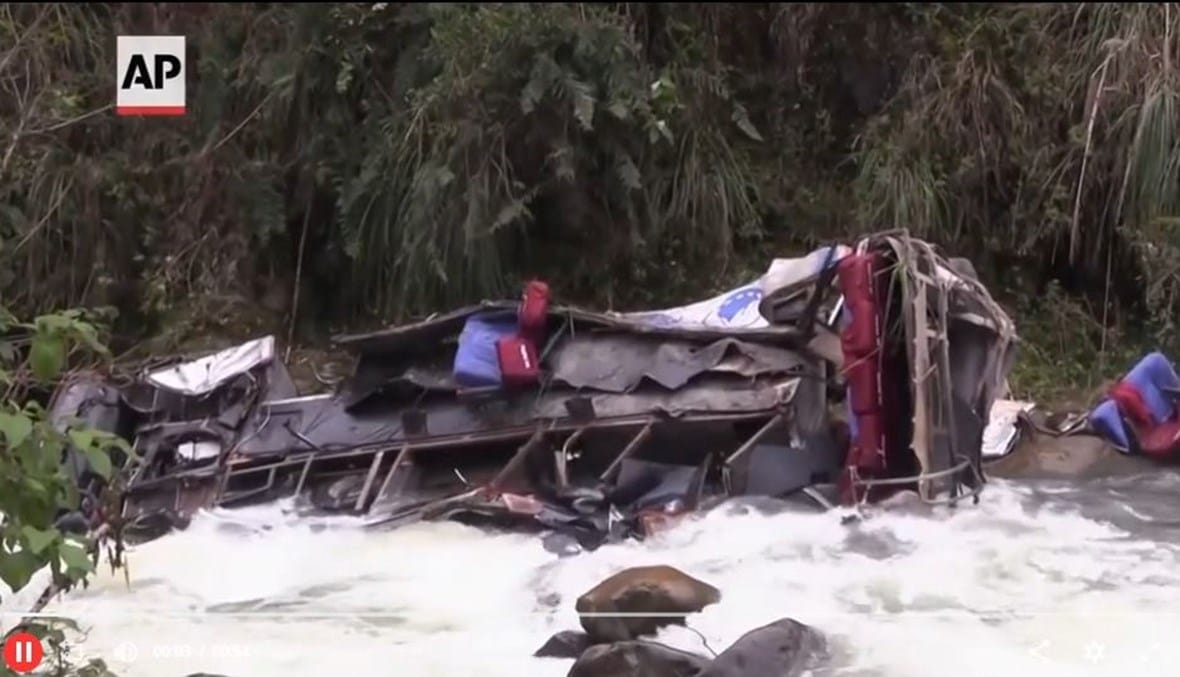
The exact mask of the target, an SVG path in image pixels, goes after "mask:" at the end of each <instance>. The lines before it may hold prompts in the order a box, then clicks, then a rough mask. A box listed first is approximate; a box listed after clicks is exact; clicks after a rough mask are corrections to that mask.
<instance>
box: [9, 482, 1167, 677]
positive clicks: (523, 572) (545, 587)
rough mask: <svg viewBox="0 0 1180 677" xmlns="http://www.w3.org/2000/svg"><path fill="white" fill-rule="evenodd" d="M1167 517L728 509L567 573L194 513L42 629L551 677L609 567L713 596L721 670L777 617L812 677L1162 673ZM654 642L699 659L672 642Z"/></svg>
mask: <svg viewBox="0 0 1180 677" xmlns="http://www.w3.org/2000/svg"><path fill="white" fill-rule="evenodd" d="M1152 482H1155V484H1152ZM1161 482H1162V483H1163V484H1160V483H1161ZM1169 498H1172V499H1173V501H1174V502H1175V503H1177V505H1178V507H1180V500H1176V499H1180V480H1177V479H1176V478H1175V477H1171V478H1164V479H1159V478H1149V479H1148V480H1145V481H1140V482H1138V483H1136V482H1130V483H1124V484H1121V485H1113V484H1103V485H1095V486H1090V487H1081V488H1071V487H1069V485H1061V484H1058V485H1048V486H1046V485H1022V484H1013V483H1003V482H995V483H992V484H990V485H989V487H988V488H987V490H986V491H985V492H984V494H983V497H982V501H981V503H980V504H979V505H977V506H963V507H960V508H959V509H957V510H953V511H952V510H946V509H941V510H934V511H931V510H929V509H906V508H904V507H903V508H901V509H896V510H893V511H891V512H889V513H888V514H883V515H874V516H872V517H871V519H868V520H866V521H864V522H862V523H860V524H859V525H842V524H841V523H840V516H839V515H837V514H825V515H815V514H792V513H781V514H777V515H768V514H764V513H761V512H759V511H757V510H753V509H751V508H749V507H748V506H747V507H742V506H735V505H730V506H723V507H722V508H719V509H717V510H715V511H713V512H710V513H708V514H704V515H699V516H696V517H694V518H693V519H691V520H690V521H687V522H686V523H684V524H682V525H681V526H679V527H677V528H676V529H674V530H672V531H670V532H667V533H665V534H662V535H661V536H659V537H657V538H654V539H650V540H648V541H647V542H645V543H627V544H623V545H614V546H606V547H603V548H601V549H599V550H598V551H595V552H592V553H586V554H581V555H577V556H574V557H566V558H558V557H557V556H556V555H554V554H552V553H549V552H546V551H545V550H544V549H543V548H542V546H541V541H540V539H539V538H538V537H536V536H527V535H492V534H489V533H486V532H483V531H480V530H477V529H474V528H470V527H465V526H461V525H457V524H450V523H440V524H422V525H416V526H411V527H407V528H403V529H400V530H396V531H386V532H367V531H363V530H361V529H359V528H358V527H357V524H356V522H353V521H351V520H349V519H331V520H322V519H321V520H316V521H314V522H312V521H308V520H306V519H304V520H300V519H296V518H295V517H294V516H293V515H291V514H290V513H289V511H286V510H285V509H284V506H282V505H273V506H266V507H261V508H251V509H244V510H237V511H218V512H215V513H210V514H205V515H202V516H200V517H198V518H197V519H196V520H194V522H193V524H192V526H191V527H190V528H189V529H188V530H187V531H185V532H182V533H178V534H174V535H170V536H168V537H165V538H163V539H160V540H157V541H155V542H152V543H148V544H146V545H143V546H140V547H138V548H136V549H135V550H134V551H132V552H131V553H130V582H131V585H130V588H128V587H127V585H126V583H125V582H124V580H123V574H122V573H121V572H120V573H117V574H114V575H112V574H110V573H109V571H103V572H101V573H100V575H98V576H97V577H96V579H95V580H94V581H93V583H92V584H91V586H90V588H89V589H87V590H80V591H77V592H75V593H72V594H71V595H69V596H68V597H67V598H66V599H64V600H59V601H57V602H55V603H53V604H51V605H50V607H49V608H47V609H46V611H47V612H49V613H54V614H59V615H64V616H70V617H73V618H75V619H77V620H79V621H80V622H81V623H82V624H83V626H84V627H86V628H88V630H89V633H88V635H87V637H86V638H85V641H84V642H83V643H82V644H81V645H80V646H79V647H77V648H76V649H75V652H79V651H81V652H93V653H94V654H97V655H101V656H102V657H104V658H105V659H106V661H107V662H108V664H109V665H110V666H111V667H112V669H113V670H114V671H116V672H117V673H118V674H120V675H122V676H124V677H139V676H143V677H149V676H150V677H168V676H170V675H177V676H179V675H185V674H188V673H191V672H199V671H203V672H210V673H221V674H225V675H232V676H235V677H238V676H249V677H269V676H271V675H274V676H276V677H277V676H280V675H283V676H286V675H309V676H310V675H326V674H396V675H406V676H413V677H418V676H421V677H430V676H434V675H438V676H444V675H445V676H447V677H451V676H454V675H463V676H464V677H480V676H484V675H486V676H488V677H502V676H503V675H525V676H531V675H536V676H538V677H540V676H546V677H556V676H559V675H565V674H566V672H567V671H568V669H569V666H570V665H571V662H570V661H564V660H556V659H536V658H532V657H531V654H532V652H533V651H534V650H535V649H536V648H537V647H538V646H540V645H541V644H542V643H543V642H544V641H545V640H546V638H547V637H548V636H549V635H551V634H552V633H554V632H556V631H558V630H563V629H573V628H577V627H578V619H577V616H576V614H575V612H574V610H573V604H574V600H575V598H576V597H577V596H578V595H579V594H580V593H582V592H584V591H585V590H586V589H588V588H590V587H591V586H593V585H594V584H596V583H597V582H598V581H600V580H601V579H602V578H604V577H606V576H608V575H610V574H611V573H613V572H615V571H617V570H619V569H620V568H623V567H627V566H635V565H643V564H671V565H673V566H676V567H679V568H681V569H682V570H684V571H686V572H688V573H690V574H692V575H694V576H697V577H699V578H701V579H703V580H705V581H708V582H710V583H712V584H714V585H716V586H717V587H719V588H720V589H721V590H722V593H723V599H722V601H721V602H720V603H719V604H717V605H714V606H712V607H709V608H707V609H706V610H705V611H704V612H703V613H701V614H698V615H696V616H693V617H690V621H689V624H690V626H691V627H692V628H695V629H696V630H698V631H699V632H700V633H701V634H703V636H704V637H705V638H706V639H707V640H708V643H709V645H710V646H712V647H713V649H715V650H717V651H720V650H721V649H723V648H724V647H726V646H728V645H729V644H730V643H731V642H732V641H733V640H735V639H736V638H737V637H739V636H740V635H741V634H742V633H744V632H746V631H747V630H750V629H752V628H754V627H756V626H758V625H761V624H763V623H767V622H770V621H772V620H775V619H777V618H781V617H783V616H791V617H793V618H796V619H798V620H800V621H803V622H805V623H808V624H811V625H813V626H815V627H817V628H819V629H820V630H822V631H823V632H824V633H825V634H826V635H827V636H828V637H829V639H830V640H831V641H832V643H833V644H834V645H835V653H836V655H835V657H834V658H833V661H832V663H831V665H830V667H828V668H825V669H824V670H823V671H822V674H831V675H861V676H867V675H880V676H889V677H893V676H897V677H921V676H925V675H930V676H931V677H934V676H937V677H945V676H946V675H947V674H954V675H956V677H969V676H972V675H980V676H987V677H995V676H996V675H1003V674H1036V675H1063V676H1065V675H1068V676H1070V677H1078V676H1085V675H1125V674H1135V675H1137V676H1142V675H1156V674H1158V675H1164V674H1167V675H1175V674H1176V673H1177V672H1178V671H1180V643H1177V642H1176V641H1175V638H1176V637H1177V636H1178V635H1180V548H1178V547H1177V546H1176V545H1175V544H1174V543H1173V541H1174V540H1180V539H1175V538H1174V537H1175V535H1176V533H1180V532H1176V531H1174V530H1175V529H1176V527H1174V526H1170V525H1168V524H1166V523H1165V522H1166V520H1164V519H1163V518H1160V517H1158V516H1156V517H1153V516H1152V510H1150V509H1149V508H1150V506H1151V505H1165V504H1168V505H1170V503H1168V499H1169ZM1145 502H1146V504H1147V507H1145V505H1144V503H1145ZM1132 504H1133V505H1132ZM1172 510H1173V511H1176V510H1177V509H1176V508H1172ZM1155 512H1156V514H1157V515H1158V512H1159V511H1158V510H1157V511H1155ZM1175 514H1177V515H1180V512H1175ZM1178 523H1180V522H1178ZM31 587H36V586H31ZM32 594H33V596H35V592H33V593H32ZM27 596H28V595H22V597H26V598H27ZM20 602H21V600H20V599H11V600H8V602H7V603H6V604H5V607H6V608H9V609H11V608H12V605H15V604H19V603H20ZM26 608H27V601H26ZM13 620H14V618H13V616H11V615H5V616H4V618H3V621H4V625H5V626H6V627H7V626H9V625H11V624H12V622H13ZM659 639H660V640H662V641H665V642H667V643H669V644H672V645H675V646H678V647H681V648H686V649H689V650H698V651H702V652H704V651H705V650H704V649H703V647H702V643H701V639H700V638H699V637H698V636H696V635H695V634H693V633H692V632H690V631H688V630H686V629H683V628H670V629H667V630H665V631H663V633H662V634H661V635H660V636H659Z"/></svg>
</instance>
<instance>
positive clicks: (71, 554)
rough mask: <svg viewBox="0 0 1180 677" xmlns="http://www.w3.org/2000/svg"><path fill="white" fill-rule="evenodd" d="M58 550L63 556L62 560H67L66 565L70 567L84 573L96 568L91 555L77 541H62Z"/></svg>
mask: <svg viewBox="0 0 1180 677" xmlns="http://www.w3.org/2000/svg"><path fill="white" fill-rule="evenodd" d="M57 552H58V554H59V555H60V556H61V561H63V562H65V563H66V567H67V568H69V569H74V570H75V571H80V572H83V573H86V572H90V571H92V570H93V569H94V564H93V563H92V562H91V561H90V556H89V555H87V554H86V550H84V549H83V548H82V546H80V545H78V544H77V543H69V542H67V543H62V545H61V547H60V548H59V549H58V551H57Z"/></svg>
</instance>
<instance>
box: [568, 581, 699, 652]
mask: <svg viewBox="0 0 1180 677" xmlns="http://www.w3.org/2000/svg"><path fill="white" fill-rule="evenodd" d="M720 600H721V591H720V590H718V589H717V588H714V587H713V586H711V585H709V584H708V583H705V582H703V581H699V580H697V579H695V578H693V577H692V576H689V575H688V574H686V573H684V572H683V571H680V570H679V569H675V568H673V567H670V566H650V567H634V568H631V569H624V570H623V571H620V572H619V573H617V574H615V575H614V576H611V577H610V578H608V579H606V580H604V581H603V582H601V583H599V584H598V585H596V586H594V587H593V588H591V589H590V591H589V592H587V593H585V594H584V595H582V596H581V597H579V598H578V601H577V603H576V604H575V608H576V609H577V611H578V613H579V614H593V615H582V616H581V621H582V627H583V628H584V629H585V630H586V632H587V633H589V635H590V636H591V637H592V638H594V640H595V641H598V642H618V641H623V640H628V639H635V638H637V637H641V636H643V635H650V634H652V633H654V632H655V631H656V630H658V629H659V628H662V627H664V626H666V625H674V624H675V625H684V616H675V615H672V616H669V615H667V614H689V613H696V612H698V611H700V610H701V609H703V608H705V607H706V606H708V605H710V604H716V603H717V602H719V601H720ZM611 613H620V614H625V615H623V616H611V615H610V614H611ZM644 613H650V614H656V615H653V616H643V615H634V614H644ZM598 614H605V615H598Z"/></svg>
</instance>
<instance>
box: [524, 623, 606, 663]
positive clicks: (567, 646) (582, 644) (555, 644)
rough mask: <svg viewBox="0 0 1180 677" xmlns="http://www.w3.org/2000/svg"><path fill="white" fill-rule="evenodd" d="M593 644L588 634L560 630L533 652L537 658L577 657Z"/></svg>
mask: <svg viewBox="0 0 1180 677" xmlns="http://www.w3.org/2000/svg"><path fill="white" fill-rule="evenodd" d="M592 644H594V640H592V639H590V635H587V634H586V633H584V632H578V631H577V630H562V631H561V632H559V633H557V634H555V635H553V636H552V637H550V638H549V641H547V642H545V644H544V645H543V646H542V647H541V648H540V649H537V651H536V652H535V653H534V654H533V655H534V656H536V657H537V658H577V657H578V656H581V655H582V654H583V653H585V651H586V649H589V648H590V646H591V645H592Z"/></svg>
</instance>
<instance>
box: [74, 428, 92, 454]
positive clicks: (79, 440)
mask: <svg viewBox="0 0 1180 677" xmlns="http://www.w3.org/2000/svg"><path fill="white" fill-rule="evenodd" d="M94 438H95V434H94V431H93V430H86V429H84V428H81V429H79V428H74V429H71V430H70V441H71V442H73V443H74V446H75V447H78V449H81V450H82V451H86V450H88V449H90V448H91V447H93V446H94Z"/></svg>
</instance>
